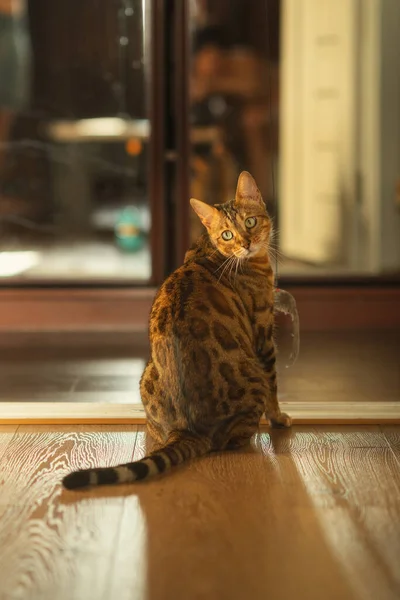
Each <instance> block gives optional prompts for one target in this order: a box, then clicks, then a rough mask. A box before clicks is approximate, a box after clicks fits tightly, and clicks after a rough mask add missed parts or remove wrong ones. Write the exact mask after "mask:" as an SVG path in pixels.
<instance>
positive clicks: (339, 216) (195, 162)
mask: <svg viewBox="0 0 400 600" xmlns="http://www.w3.org/2000/svg"><path fill="white" fill-rule="evenodd" d="M190 6H191V13H190V15H191V17H190V26H191V42H192V44H191V46H192V48H191V52H192V55H191V67H190V98H191V120H192V124H193V125H195V126H196V128H199V129H200V130H202V131H203V132H204V133H203V135H202V136H198V137H199V140H198V141H197V140H196V141H194V143H193V144H192V155H191V195H192V196H193V197H195V198H199V199H202V200H204V201H206V202H209V203H212V204H214V203H221V202H225V201H226V200H228V199H230V198H232V197H233V195H234V189H235V182H236V179H237V176H238V174H239V173H240V171H241V170H243V169H245V170H248V171H250V172H251V173H252V174H253V176H254V177H255V179H256V180H257V182H258V185H259V187H260V190H261V192H262V194H263V197H264V200H265V201H266V203H267V206H268V210H269V212H270V213H271V215H272V216H273V218H274V221H275V226H276V228H277V230H278V245H279V253H280V254H281V255H282V257H281V261H280V262H281V264H280V267H279V269H280V273H284V274H290V275H300V276H303V275H306V276H308V275H315V276H321V275H322V276H323V275H338V276H341V275H351V274H362V273H368V274H379V273H385V274H386V273H389V274H395V273H399V272H400V211H399V200H398V198H399V195H398V189H399V181H400V171H399V164H400V142H399V140H400V137H399V134H398V132H399V131H400V110H399V106H400V86H399V81H400V79H399V73H400V59H399V57H400V52H399V40H398V35H397V33H396V28H397V30H398V24H399V23H400V4H399V3H398V2H396V1H393V2H392V1H391V0H389V1H388V2H382V3H376V4H374V6H372V5H369V4H368V3H358V2H355V1H353V0H349V1H348V2H347V1H346V2H341V1H340V2H338V1H337V0H324V1H323V2H321V1H320V0H307V1H306V0H287V1H285V2H281V1H280V0H218V2H213V1H212V0H192V2H191V4H190ZM396 190H397V192H396ZM200 231H201V225H200V223H199V222H198V220H197V219H196V217H195V215H192V221H191V236H192V239H195V238H196V237H198V235H199V234H200Z"/></svg>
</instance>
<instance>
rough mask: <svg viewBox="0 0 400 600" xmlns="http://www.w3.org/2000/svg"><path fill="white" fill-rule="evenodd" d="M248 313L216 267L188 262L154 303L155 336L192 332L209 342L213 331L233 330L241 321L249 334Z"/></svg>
mask: <svg viewBox="0 0 400 600" xmlns="http://www.w3.org/2000/svg"><path fill="white" fill-rule="evenodd" d="M245 319H246V311H245V308H244V306H243V303H242V301H241V299H240V297H238V295H237V293H236V292H235V290H234V289H233V288H231V287H229V286H226V285H224V284H223V283H222V282H221V280H219V279H218V273H217V274H215V273H214V270H213V267H212V265H211V264H210V265H207V264H206V265H205V264H202V263H201V262H196V261H188V262H186V263H185V264H184V265H182V266H181V267H179V268H178V269H177V270H176V271H174V273H172V274H171V275H170V276H169V277H168V278H167V279H166V280H165V282H164V283H163V284H162V286H161V288H160V289H159V291H158V293H157V296H156V298H155V300H154V303H153V307H152V311H151V317H150V332H151V335H152V336H154V335H157V336H165V335H168V336H169V335H170V334H171V333H173V334H174V335H183V334H184V332H188V333H189V334H190V335H191V336H193V338H194V339H197V340H199V341H205V340H206V339H207V338H208V337H209V336H210V335H211V330H212V329H214V330H215V329H217V330H218V329H220V330H222V329H223V328H227V329H232V328H233V327H235V326H236V325H237V324H238V322H241V328H242V329H244V330H245V331H246V330H248V327H247V326H246V324H245V323H244V321H245Z"/></svg>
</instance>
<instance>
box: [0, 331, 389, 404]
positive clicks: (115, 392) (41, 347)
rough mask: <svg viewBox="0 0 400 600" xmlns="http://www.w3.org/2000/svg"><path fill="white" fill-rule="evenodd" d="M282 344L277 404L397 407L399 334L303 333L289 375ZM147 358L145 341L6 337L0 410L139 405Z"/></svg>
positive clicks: (1, 347)
mask: <svg viewBox="0 0 400 600" xmlns="http://www.w3.org/2000/svg"><path fill="white" fill-rule="evenodd" d="M286 342H287V338H283V339H282V343H281V341H280V339H278V348H279V350H280V353H279V355H278V357H279V394H280V397H281V399H282V400H283V401H289V402H347V401H351V402H399V403H400V367H399V357H400V335H399V332H398V331H394V332H368V333H365V332H347V333H346V332H338V333H333V332H322V333H310V332H309V333H304V334H302V336H301V345H300V355H299V358H298V361H297V362H296V363H295V365H293V366H292V367H291V368H290V369H286V368H285V363H286V358H287V354H288V352H287V344H286ZM147 355H148V345H147V339H146V337H143V336H139V335H135V334H130V335H125V336H124V335H119V336H117V337H116V336H115V334H114V335H104V334H102V335H95V334H91V335H88V334H86V335H84V336H81V337H79V336H78V337H77V336H76V335H75V334H72V335H70V336H68V334H65V333H63V334H62V336H58V337H57V336H54V335H49V334H40V335H38V336H34V335H8V336H7V335H6V334H4V335H2V339H1V341H0V389H1V392H2V393H1V399H0V403H1V401H4V402H77V403H88V402H95V403H99V402H100V403H110V404H139V403H140V395H139V380H140V377H141V374H142V372H143V368H144V364H145V361H146V359H147ZM0 411H1V404H0Z"/></svg>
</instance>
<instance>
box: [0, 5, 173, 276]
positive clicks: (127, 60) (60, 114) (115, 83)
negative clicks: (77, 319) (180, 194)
mask: <svg viewBox="0 0 400 600" xmlns="http://www.w3.org/2000/svg"><path fill="white" fill-rule="evenodd" d="M159 5H160V3H159V2H151V0H110V1H109V2H103V1H102V0H72V1H70V2H61V1H57V2H55V1H54V0H35V1H34V2H28V1H27V0H1V2H0V34H1V35H0V283H2V284H7V285H10V284H13V285H14V284H17V283H18V284H20V283H29V284H37V283H51V284H69V283H78V284H84V285H87V284H98V283H108V284H116V283H126V284H132V283H137V284H146V283H149V282H150V281H153V282H155V281H157V280H158V279H160V277H162V272H163V266H162V264H160V261H162V258H161V257H162V255H163V252H162V244H163V224H162V219H163V198H162V190H163V185H162V182H161V179H162V173H163V170H162V168H160V167H159V164H160V156H161V155H162V152H163V148H162V140H161V135H162V134H161V133H160V131H161V128H162V125H161V121H162V116H161V111H162V97H163V96H162V94H161V95H160V97H159V98H156V97H155V92H154V90H155V87H156V86H157V82H155V76H157V70H159V69H160V66H159V65H158V63H157V61H158V60H159V58H160V49H159V40H158V39H156V37H155V36H154V32H155V31H156V29H157V27H158V28H159V27H160V26H159V25H158V24H157V23H158V21H157V19H158V18H159V15H158V14H156V13H157V12H159V10H158V9H159ZM157 261H158V262H157Z"/></svg>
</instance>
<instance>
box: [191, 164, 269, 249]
mask: <svg viewBox="0 0 400 600" xmlns="http://www.w3.org/2000/svg"><path fill="white" fill-rule="evenodd" d="M190 204H191V205H192V208H193V210H194V211H195V212H196V213H197V215H198V216H199V218H200V220H201V222H202V223H203V225H204V226H205V227H206V229H207V232H208V235H209V237H210V240H211V242H212V244H213V245H214V246H215V247H216V248H217V249H218V250H219V251H220V253H221V254H222V255H223V256H226V257H228V256H232V255H234V256H236V257H237V258H251V257H255V256H262V255H264V254H268V245H269V238H270V234H271V226H272V224H271V219H270V218H269V216H268V213H267V210H266V207H265V204H264V202H263V199H262V196H261V193H260V190H259V189H258V187H257V184H256V182H255V181H254V179H253V177H252V176H251V175H250V173H248V172H247V171H243V172H242V173H241V174H240V176H239V180H238V184H237V188H236V195H235V199H234V200H230V201H229V202H225V204H216V205H215V206H210V205H209V204H205V203H204V202H201V201H200V200H195V199H194V198H192V199H191V200H190Z"/></svg>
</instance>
